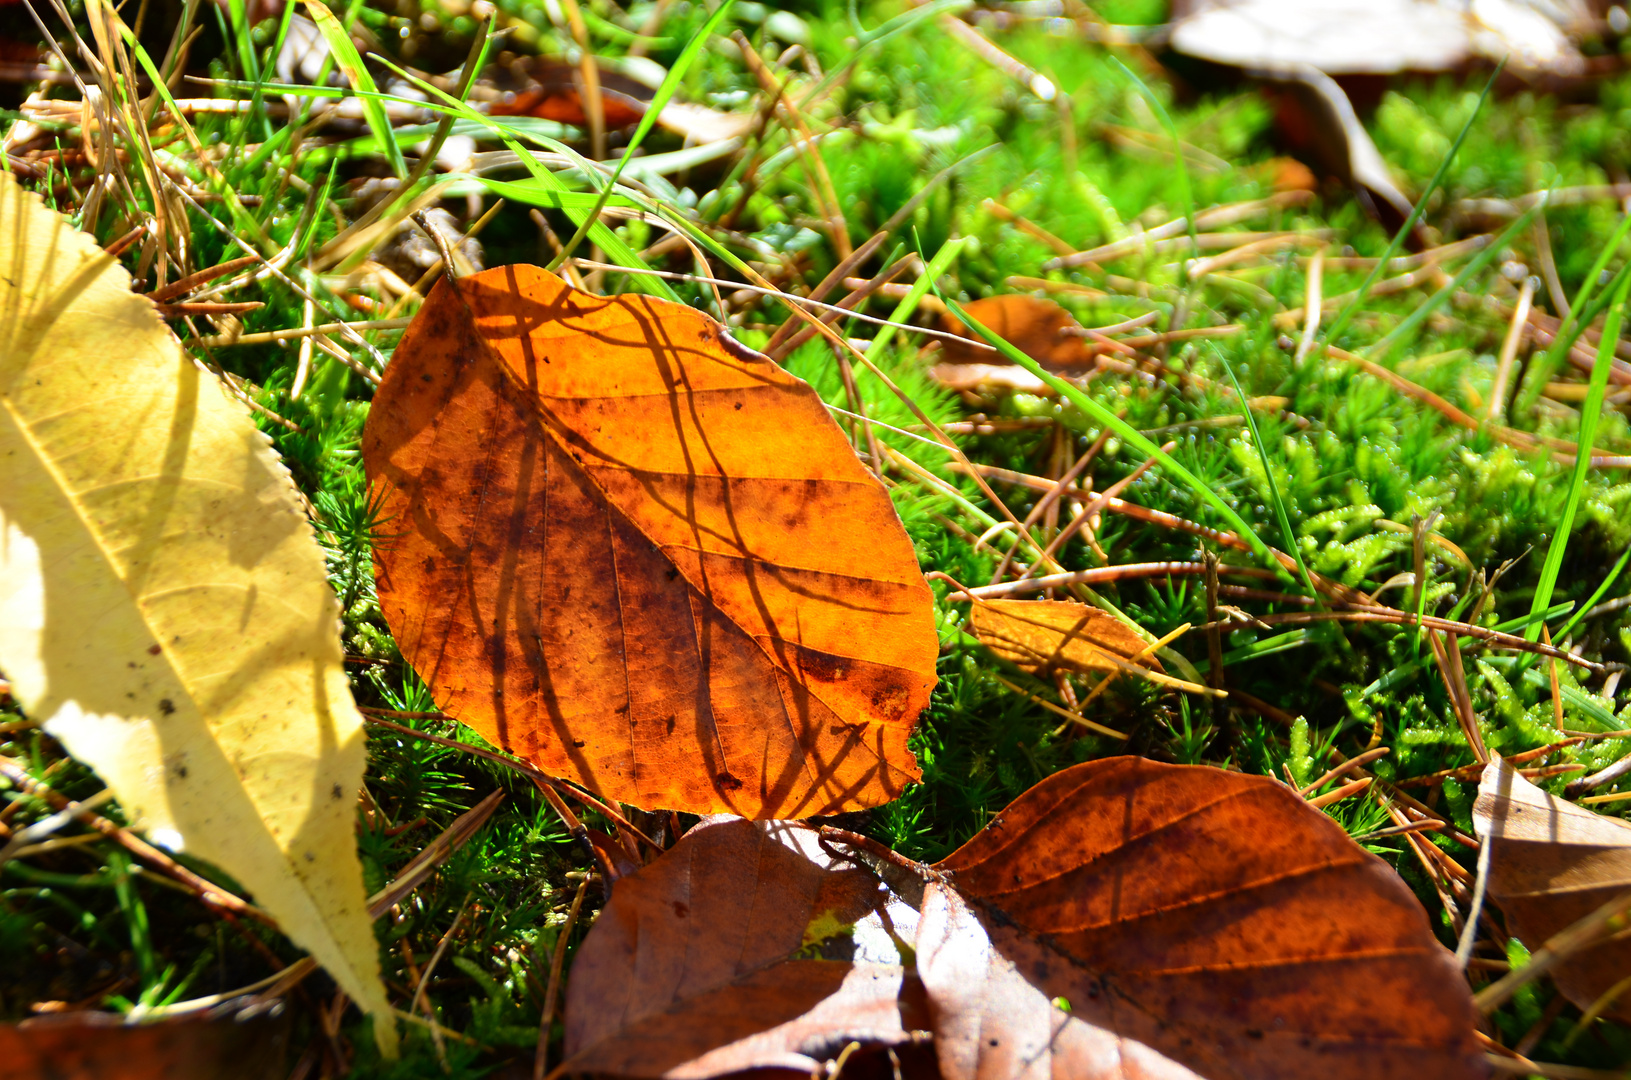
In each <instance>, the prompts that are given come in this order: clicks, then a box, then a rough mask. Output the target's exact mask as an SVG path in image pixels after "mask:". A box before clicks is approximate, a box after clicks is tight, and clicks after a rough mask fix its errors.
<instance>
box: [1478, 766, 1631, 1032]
mask: <svg viewBox="0 0 1631 1080" xmlns="http://www.w3.org/2000/svg"><path fill="white" fill-rule="evenodd" d="M1472 820H1473V826H1474V827H1475V828H1476V829H1477V832H1478V836H1479V838H1480V839H1481V840H1483V841H1484V842H1485V843H1487V844H1493V845H1494V848H1493V849H1492V850H1491V852H1490V862H1489V895H1490V896H1491V897H1492V898H1493V899H1494V900H1495V902H1496V903H1497V904H1499V905H1500V908H1501V910H1502V911H1503V912H1504V913H1505V914H1506V917H1507V926H1508V929H1510V930H1511V932H1512V934H1513V935H1514V936H1515V937H1517V938H1518V940H1520V941H1522V942H1523V943H1524V944H1525V945H1527V946H1529V948H1530V949H1532V950H1533V949H1539V948H1540V947H1541V946H1542V945H1544V944H1545V943H1546V940H1547V939H1548V938H1550V937H1552V936H1553V935H1555V934H1557V933H1559V932H1560V931H1562V930H1566V929H1567V928H1568V927H1570V926H1571V925H1573V924H1574V923H1575V922H1577V921H1578V920H1580V919H1582V918H1584V917H1585V916H1587V915H1589V914H1591V913H1592V912H1593V911H1596V910H1597V909H1598V908H1599V907H1601V906H1602V905H1603V904H1606V903H1607V902H1609V901H1610V900H1612V899H1614V898H1615V897H1616V896H1620V895H1622V894H1624V893H1625V892H1626V891H1627V890H1631V823H1627V822H1625V821H1622V820H1620V819H1619V818H1612V817H1607V816H1605V815H1603V814H1597V813H1593V812H1592V811H1590V810H1587V809H1586V808H1585V807H1583V806H1576V805H1575V804H1574V803H1571V802H1569V801H1568V800H1566V799H1560V798H1558V797H1557V796H1555V795H1548V794H1547V793H1546V792H1544V791H1542V790H1541V789H1540V788H1538V787H1536V786H1535V785H1534V784H1531V783H1530V782H1529V781H1528V780H1525V779H1524V778H1523V777H1522V776H1520V775H1519V774H1518V772H1517V770H1516V769H1514V768H1513V767H1512V765H1511V763H1510V762H1507V761H1503V760H1501V759H1499V758H1497V759H1496V760H1494V761H1491V762H1490V763H1489V765H1487V766H1486V767H1485V768H1484V775H1483V777H1482V779H1481V780H1480V781H1479V784H1478V800H1477V801H1476V802H1475V803H1473V808H1472ZM1627 976H1631V941H1605V942H1600V943H1598V944H1596V945H1593V946H1591V947H1590V948H1588V949H1586V950H1584V951H1582V952H1579V953H1576V954H1575V955H1573V956H1571V957H1569V958H1568V959H1566V960H1564V961H1563V962H1562V963H1560V964H1559V965H1558V966H1557V967H1555V968H1553V969H1552V978H1553V980H1554V981H1555V982H1556V983H1557V988H1558V989H1559V990H1561V991H1562V992H1563V996H1564V997H1566V998H1568V999H1569V1000H1570V1001H1572V1002H1574V1003H1575V1004H1576V1005H1578V1006H1579V1007H1580V1008H1581V1009H1591V1008H1592V1007H1593V1006H1600V1009H1599V1011H1600V1013H1601V1015H1604V1016H1609V1017H1613V1018H1614V1019H1617V1020H1620V1021H1623V1022H1631V983H1628V984H1626V985H1624V986H1622V985H1621V983H1622V981H1624V980H1626V978H1627ZM1616 989H1618V994H1617V995H1615V996H1614V997H1612V998H1611V999H1608V1000H1606V1001H1605V1000H1603V996H1604V995H1605V994H1608V993H1609V992H1610V991H1614V990H1616Z"/></svg>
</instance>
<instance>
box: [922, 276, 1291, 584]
mask: <svg viewBox="0 0 1631 1080" xmlns="http://www.w3.org/2000/svg"><path fill="white" fill-rule="evenodd" d="M935 295H937V296H939V297H940V299H941V300H942V301H944V303H945V305H946V307H947V309H948V310H950V311H951V313H952V314H953V315H955V316H957V318H958V319H960V320H962V323H963V325H964V326H966V327H968V328H969V329H970V330H972V331H974V332H975V333H976V334H978V335H979V336H980V337H982V338H984V339H985V341H986V342H987V344H989V345H991V346H992V347H993V348H995V349H996V350H997V351H998V352H1000V353H1002V355H1003V356H1006V357H1007V358H1008V359H1009V360H1012V361H1013V362H1014V363H1016V364H1018V365H1019V366H1020V367H1022V368H1024V369H1025V370H1026V371H1029V372H1030V373H1031V374H1032V375H1035V376H1036V377H1037V378H1039V379H1041V380H1042V381H1043V382H1045V383H1047V384H1048V385H1049V386H1050V387H1052V388H1053V391H1054V393H1056V394H1058V395H1059V396H1060V397H1062V398H1064V399H1065V400H1066V401H1068V402H1070V403H1071V404H1072V405H1074V406H1076V407H1077V408H1078V409H1080V410H1082V412H1084V413H1086V414H1087V415H1088V416H1091V417H1092V418H1093V419H1095V420H1097V421H1098V422H1099V423H1100V424H1103V425H1105V426H1106V427H1108V428H1110V429H1111V430H1112V431H1114V432H1115V433H1116V435H1117V437H1119V438H1120V439H1121V441H1122V442H1124V443H1126V444H1127V445H1128V446H1131V447H1132V448H1133V449H1135V450H1137V451H1138V452H1139V453H1141V454H1143V455H1145V456H1146V457H1152V458H1154V459H1155V460H1156V461H1159V462H1160V463H1161V466H1162V468H1164V469H1166V470H1167V472H1168V473H1169V474H1171V475H1172V476H1175V477H1177V478H1178V479H1179V480H1182V481H1183V482H1184V484H1186V485H1187V486H1188V487H1189V489H1190V490H1191V491H1193V492H1194V493H1195V494H1196V495H1197V496H1199V497H1200V498H1201V500H1202V501H1204V502H1205V503H1207V504H1208V505H1209V506H1211V507H1212V508H1213V509H1214V510H1216V511H1217V512H1218V513H1219V514H1220V515H1222V517H1223V519H1224V520H1225V521H1227V522H1228V523H1229V527H1230V528H1232V529H1234V531H1235V533H1236V534H1237V535H1238V536H1239V537H1240V538H1241V539H1242V540H1244V541H1246V542H1247V543H1248V544H1250V545H1251V546H1252V551H1254V552H1255V553H1256V554H1257V556H1258V557H1259V558H1261V559H1262V560H1263V561H1264V562H1265V563H1266V564H1267V565H1268V566H1270V567H1271V568H1273V569H1274V570H1275V571H1277V572H1279V573H1281V574H1285V573H1286V570H1285V567H1284V566H1282V565H1281V563H1280V560H1279V559H1277V558H1275V557H1274V553H1273V552H1272V551H1270V550H1269V547H1268V545H1267V544H1265V543H1263V541H1262V539H1261V538H1260V537H1259V536H1258V535H1257V533H1256V532H1255V531H1254V530H1253V529H1252V527H1251V526H1250V525H1248V524H1246V520H1245V519H1244V518H1242V517H1241V516H1240V515H1239V514H1237V513H1235V511H1234V508H1233V507H1231V506H1230V505H1229V504H1228V503H1226V502H1224V501H1223V499H1222V498H1221V497H1219V495H1218V493H1217V492H1215V491H1213V490H1212V489H1211V488H1210V487H1208V486H1207V485H1206V482H1205V481H1204V480H1202V479H1201V478H1200V477H1198V476H1196V475H1195V474H1194V473H1192V472H1190V471H1189V470H1188V469H1186V468H1184V467H1183V466H1182V465H1180V464H1178V462H1177V461H1175V460H1173V458H1172V457H1171V456H1170V455H1169V454H1167V453H1166V452H1165V451H1164V450H1162V449H1161V448H1160V447H1159V446H1157V445H1155V443H1153V442H1151V441H1150V440H1149V438H1148V437H1146V436H1145V435H1144V433H1143V432H1141V431H1139V430H1138V429H1137V428H1135V427H1133V426H1132V425H1131V424H1129V423H1127V421H1125V420H1123V419H1122V418H1121V417H1119V416H1117V415H1116V414H1115V413H1114V412H1111V411H1110V410H1109V409H1108V408H1106V407H1105V406H1103V405H1101V404H1099V403H1098V402H1097V401H1094V400H1093V399H1092V398H1091V397H1089V396H1088V395H1087V394H1085V393H1083V392H1082V391H1081V390H1080V389H1079V388H1077V387H1076V386H1074V385H1072V384H1071V383H1068V382H1066V381H1065V380H1064V379H1061V378H1060V377H1059V376H1057V375H1055V374H1054V373H1053V372H1051V371H1048V370H1047V369H1046V368H1044V367H1043V366H1042V365H1041V364H1039V363H1037V362H1036V361H1035V360H1032V359H1031V358H1030V357H1029V356H1026V355H1025V354H1024V353H1022V352H1020V351H1019V350H1018V349H1016V348H1015V347H1014V346H1013V345H1012V344H1010V343H1009V342H1008V341H1006V340H1004V339H1003V338H1002V337H1001V336H999V335H998V334H996V333H993V332H992V331H991V330H990V329H988V328H987V327H986V326H985V325H984V324H982V323H981V322H980V321H979V320H978V319H976V318H974V316H972V315H970V314H969V313H968V312H967V311H966V310H964V308H963V305H961V304H959V303H958V302H957V301H955V300H953V299H952V298H951V297H949V296H947V295H946V294H945V293H943V292H941V291H940V290H939V288H935Z"/></svg>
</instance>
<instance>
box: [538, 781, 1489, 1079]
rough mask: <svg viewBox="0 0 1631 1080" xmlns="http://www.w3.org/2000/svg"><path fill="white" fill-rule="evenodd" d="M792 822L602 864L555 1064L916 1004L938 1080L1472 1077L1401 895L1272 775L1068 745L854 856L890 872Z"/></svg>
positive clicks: (786, 1040)
mask: <svg viewBox="0 0 1631 1080" xmlns="http://www.w3.org/2000/svg"><path fill="white" fill-rule="evenodd" d="M811 839H812V837H811V834H810V833H808V832H805V831H794V830H790V829H787V828H786V827H785V826H782V825H778V824H774V823H772V824H769V825H763V824H761V825H758V826H752V825H748V824H747V823H744V822H740V821H734V820H726V821H716V822H709V823H706V824H705V825H703V826H699V827H698V828H697V829H696V830H694V831H693V832H692V833H691V834H689V835H687V837H686V838H685V839H684V840H683V841H681V843H680V844H679V845H677V846H676V847H675V848H674V850H672V851H671V852H669V853H667V854H665V855H664V856H662V857H661V858H659V859H658V860H657V861H656V862H655V863H653V864H651V865H650V866H647V867H645V868H644V869H642V870H640V871H639V872H638V873H636V874H635V875H633V876H631V877H629V878H625V879H623V880H622V881H620V882H619V883H618V886H617V890H616V891H615V892H614V894H613V897H612V900H611V902H610V903H609V904H608V905H607V908H606V910H605V912H604V913H603V914H602V916H601V919H600V921H599V922H597V923H596V925H595V927H594V929H593V930H592V931H591V932H590V934H589V937H588V939H587V940H586V941H585V942H584V944H583V946H582V947H581V948H580V950H579V952H578V956H577V959H576V961H575V963H574V967H573V974H572V983H571V989H570V992H569V998H568V1008H567V1047H568V1053H569V1054H571V1055H573V1056H572V1057H571V1058H570V1059H569V1060H568V1062H567V1063H566V1065H565V1066H563V1069H564V1070H565V1071H567V1072H576V1073H598V1074H604V1075H620V1076H642V1077H644V1076H658V1075H662V1076H675V1077H679V1076H687V1077H689V1076H695V1077H709V1076H717V1075H721V1074H723V1073H726V1072H731V1071H736V1070H743V1069H748V1068H754V1067H764V1066H769V1065H783V1066H785V1067H789V1068H797V1069H803V1070H813V1069H814V1068H816V1067H817V1066H819V1065H821V1064H823V1063H825V1062H828V1061H831V1060H833V1059H835V1058H836V1057H837V1055H838V1054H839V1053H840V1051H841V1049H842V1047H843V1046H844V1045H846V1044H847V1041H848V1040H851V1039H854V1040H858V1041H863V1042H868V1044H869V1045H896V1046H905V1045H920V1044H921V1040H922V1037H921V1036H916V1037H910V1032H911V1030H912V1029H913V1028H915V1027H919V1026H923V1027H926V1028H927V1029H928V1031H929V1033H930V1035H931V1036H932V1039H933V1044H934V1047H935V1051H936V1055H937V1057H938V1061H939V1074H940V1076H942V1077H945V1078H946V1080H962V1078H975V1077H978V1078H980V1080H1008V1078H1010V1077H1014V1078H1018V1077H1025V1078H1028V1080H1030V1078H1042V1077H1049V1076H1052V1077H1057V1078H1060V1080H1063V1078H1066V1077H1069V1078H1072V1080H1135V1078H1136V1080H1194V1078H1196V1077H1205V1078H1207V1080H1246V1078H1252V1080H1262V1078H1268V1080H1275V1078H1281V1077H1284V1078H1288V1080H1289V1078H1293V1077H1295V1078H1298V1080H1301V1078H1305V1077H1311V1076H1317V1077H1321V1078H1331V1080H1349V1078H1354V1080H1358V1078H1362V1077H1363V1078H1367V1080H1368V1078H1370V1077H1374V1076H1398V1075H1407V1074H1408V1073H1409V1072H1411V1071H1418V1072H1419V1074H1420V1075H1422V1076H1431V1077H1434V1078H1435V1080H1438V1078H1448V1080H1461V1078H1470V1077H1478V1076H1483V1075H1485V1074H1486V1072H1487V1069H1486V1067H1485V1065H1484V1062H1483V1059H1482V1056H1481V1055H1480V1053H1479V1052H1478V1047H1477V1044H1476V1043H1475V1041H1474V1030H1475V1022H1476V1014H1475V1012H1474V1010H1473V1006H1472V999H1471V995H1470V994H1469V992H1468V990H1467V987H1466V984H1465V983H1464V982H1463V981H1462V979H1461V976H1460V973H1459V971H1458V970H1457V969H1456V967H1455V964H1454V961H1453V959H1452V958H1451V957H1450V955H1449V953H1448V952H1446V951H1445V950H1444V949H1443V947H1442V946H1440V945H1439V943H1438V942H1437V941H1436V940H1435V939H1434V938H1433V935H1432V932H1431V930H1430V929H1429V927H1428V924H1427V919H1426V916H1425V914H1424V913H1423V911H1422V908H1421V906H1420V904H1419V903H1417V901H1416V899H1415V897H1414V896H1412V895H1411V893H1410V891H1409V889H1408V888H1406V887H1405V885H1404V883H1403V882H1401V881H1400V880H1399V879H1398V878H1397V877H1396V876H1395V875H1394V874H1393V872H1392V871H1391V870H1390V869H1388V867H1387V866H1386V865H1385V864H1384V863H1382V861H1381V860H1379V859H1377V858H1376V857H1375V856H1373V855H1370V854H1368V853H1367V852H1365V851H1363V850H1362V849H1360V848H1359V847H1358V846H1357V845H1356V844H1354V843H1353V842H1352V841H1351V840H1349V839H1348V837H1347V835H1346V834H1345V833H1343V831H1342V830H1341V829H1340V828H1339V827H1338V826H1337V825H1336V824H1335V823H1333V822H1331V821H1330V820H1329V819H1327V818H1326V817H1325V816H1324V815H1322V814H1320V813H1319V812H1317V811H1315V810H1312V809H1310V808H1309V807H1308V806H1307V805H1305V804H1304V803H1303V801H1302V800H1301V799H1299V798H1298V797H1297V795H1296V794H1295V793H1294V792H1292V791H1290V790H1289V789H1287V788H1285V787H1283V786H1282V785H1280V784H1277V783H1275V782H1274V781H1272V780H1268V779H1265V778H1262V777H1252V776H1244V775H1241V774H1239V773H1230V772H1224V771H1223V770H1221V769H1212V768H1205V767H1186V766H1176V765H1162V764H1158V763H1155V762H1151V761H1145V760H1142V759H1139V758H1111V759H1108V760H1104V761H1096V762H1089V763H1086V764H1083V765H1077V766H1074V767H1073V768H1070V769H1067V770H1065V771H1064V772H1061V773H1058V774H1056V775H1054V776H1052V777H1050V778H1048V779H1047V780H1044V781H1043V782H1042V783H1040V784H1038V785H1037V786H1036V787H1034V788H1032V789H1031V790H1030V791H1028V792H1026V793H1025V794H1024V795H1022V796H1020V797H1019V798H1018V799H1017V800H1015V801H1014V803H1013V804H1011V805H1010V806H1009V807H1008V808H1007V809H1006V810H1004V811H1003V812H1002V813H1001V814H999V815H998V816H997V817H996V818H995V819H994V820H993V821H992V822H991V824H990V825H989V826H987V827H986V829H985V830H984V831H982V832H981V833H980V834H979V835H978V836H976V837H975V838H974V839H973V840H972V841H970V842H969V843H968V844H966V845H964V846H963V847H962V848H961V849H960V850H958V851H957V852H956V853H955V854H953V855H952V856H951V857H950V858H948V859H946V860H945V861H943V862H941V863H939V864H937V865H935V866H933V867H919V868H917V874H916V876H913V875H911V874H907V875H905V880H899V879H900V878H901V877H902V874H901V868H899V867H897V866H895V865H894V864H892V863H888V862H884V861H882V860H876V859H874V858H872V857H866V859H867V862H868V863H869V864H870V865H873V866H874V867H875V868H876V869H878V870H879V872H881V873H885V874H886V875H887V876H888V877H889V879H890V880H891V882H892V883H893V884H895V885H896V886H897V887H898V890H899V891H898V893H897V892H895V891H891V890H890V889H887V888H885V887H883V886H882V885H881V884H880V883H879V882H878V880H877V879H876V878H874V877H872V875H871V874H869V873H867V872H865V871H864V870H862V869H860V868H858V867H855V866H852V865H850V864H847V863H845V862H844V861H843V860H842V859H838V858H835V857H834V855H833V854H832V853H831V850H830V849H831V848H832V847H833V844H832V843H828V844H823V845H817V844H814V843H812V842H811ZM863 856H864V853H863ZM911 886H916V888H915V889H914V888H912V887H911ZM902 897H910V898H912V899H913V900H914V901H915V902H918V903H920V906H921V912H922V914H921V916H919V914H918V912H917V911H914V910H913V909H912V908H911V907H909V906H907V902H906V900H903V899H902ZM903 941H905V942H910V943H911V947H910V948H902V947H901V945H900V942H903ZM812 952H815V953H818V954H819V955H822V956H827V957H833V958H835V959H828V960H812V959H809V958H808V957H809V955H810V954H811V953H812ZM891 995H894V996H891ZM925 995H926V998H925ZM798 1040H802V1041H798ZM789 1053H796V1054H797V1055H799V1056H798V1057H782V1056H778V1055H786V1054H789ZM828 1071H831V1067H830V1066H829V1068H828Z"/></svg>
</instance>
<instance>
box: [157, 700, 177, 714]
mask: <svg viewBox="0 0 1631 1080" xmlns="http://www.w3.org/2000/svg"><path fill="white" fill-rule="evenodd" d="M159 712H161V713H163V714H164V715H165V716H174V715H175V712H176V705H175V702H173V701H171V700H170V699H169V698H167V697H165V698H159Z"/></svg>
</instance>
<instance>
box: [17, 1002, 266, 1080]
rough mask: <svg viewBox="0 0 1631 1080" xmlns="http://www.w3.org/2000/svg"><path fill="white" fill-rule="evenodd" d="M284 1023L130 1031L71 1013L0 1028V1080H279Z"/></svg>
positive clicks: (171, 1023) (219, 1022)
mask: <svg viewBox="0 0 1631 1080" xmlns="http://www.w3.org/2000/svg"><path fill="white" fill-rule="evenodd" d="M288 1042H289V1018H288V1015H287V1014H286V1013H283V1012H282V1011H281V1010H279V1011H278V1012H277V1013H274V1014H268V1013H264V1012H263V1013H261V1014H260V1015H256V1016H235V1015H222V1016H216V1015H215V1014H213V1013H212V1014H208V1015H204V1014H193V1015H191V1016H184V1017H178V1018H175V1019H170V1020H161V1021H158V1022H157V1023H151V1022H150V1023H145V1024H131V1023H127V1022H126V1021H125V1018H124V1017H123V1016H120V1015H118V1014H117V1013H103V1012H89V1013H87V1012H76V1013H61V1014H57V1015H53V1016H40V1017H35V1018H33V1019H30V1020H24V1021H21V1022H20V1023H16V1024H0V1080H41V1078H42V1077H49V1078H50V1080H217V1078H219V1077H226V1076H230V1077H233V1078H234V1080H278V1078H280V1077H282V1076H283V1075H284V1067H285V1063H286V1062H285V1059H286V1058H287V1056H288V1053H287V1051H288Z"/></svg>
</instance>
